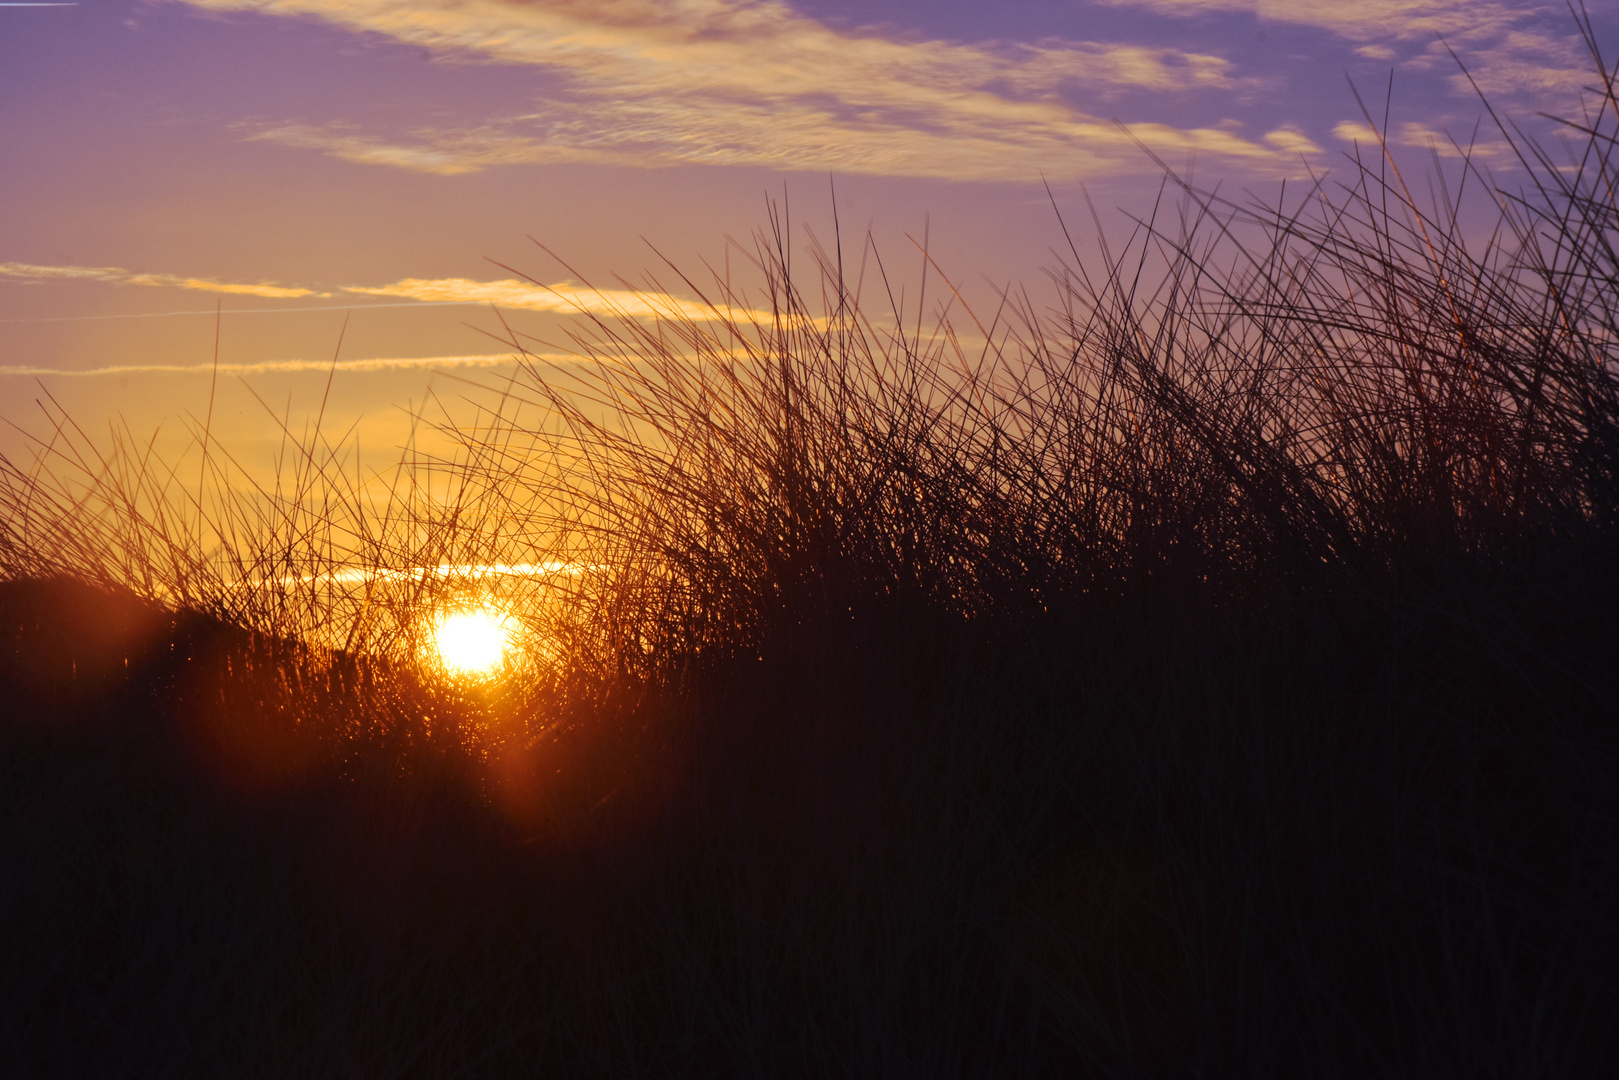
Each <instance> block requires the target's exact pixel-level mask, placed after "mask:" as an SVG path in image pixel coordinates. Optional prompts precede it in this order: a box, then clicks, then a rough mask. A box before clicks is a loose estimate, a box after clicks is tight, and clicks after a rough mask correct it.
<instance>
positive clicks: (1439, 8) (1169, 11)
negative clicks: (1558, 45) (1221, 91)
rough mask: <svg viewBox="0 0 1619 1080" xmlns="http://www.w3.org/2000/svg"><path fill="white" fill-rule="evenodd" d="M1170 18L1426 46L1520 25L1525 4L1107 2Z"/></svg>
mask: <svg viewBox="0 0 1619 1080" xmlns="http://www.w3.org/2000/svg"><path fill="white" fill-rule="evenodd" d="M1107 2H1108V3H1111V4H1113V5H1114V6H1116V7H1144V8H1149V9H1151V10H1153V11H1159V12H1162V13H1164V14H1166V15H1204V14H1208V13H1211V12H1216V11H1244V12H1248V13H1250V14H1253V15H1257V16H1259V17H1260V18H1261V19H1269V20H1271V21H1273V22H1290V23H1300V24H1303V25H1305V26H1319V27H1321V28H1322V29H1325V30H1331V31H1332V32H1333V33H1335V34H1341V35H1342V36H1344V37H1347V38H1351V39H1353V40H1356V41H1378V40H1387V39H1391V38H1392V39H1396V40H1399V39H1411V38H1416V39H1420V40H1423V41H1424V42H1426V40H1428V39H1430V38H1432V37H1433V36H1434V35H1435V34H1444V35H1448V36H1450V37H1481V36H1485V35H1489V34H1495V33H1500V32H1502V31H1505V30H1507V29H1509V28H1510V27H1512V26H1514V25H1516V24H1517V23H1518V22H1519V21H1521V20H1522V19H1523V18H1524V17H1525V16H1526V15H1527V14H1530V13H1532V12H1531V11H1526V10H1525V8H1524V7H1523V6H1522V5H1521V4H1508V3H1502V2H1500V0H1107Z"/></svg>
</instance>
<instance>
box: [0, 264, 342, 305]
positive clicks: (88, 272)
mask: <svg viewBox="0 0 1619 1080" xmlns="http://www.w3.org/2000/svg"><path fill="white" fill-rule="evenodd" d="M0 276H3V277H9V278H20V279H22V280H24V281H100V282H105V283H106V284H109V285H147V286H154V287H157V288H168V289H195V290H197V291H198V292H215V293H225V294H227V295H230V296H263V297H267V298H269V299H274V300H290V299H296V298H297V297H300V296H326V295H330V294H327V293H317V292H316V291H315V290H314V289H298V288H288V287H286V286H283V285H274V284H271V283H269V282H258V283H256V284H245V285H244V284H237V283H233V282H228V281H215V280H213V279H212V278H197V277H182V276H180V275H178V274H140V273H132V272H131V271H128V270H123V269H120V268H119V267H116V266H34V265H32V264H30V263H18V262H7V263H0Z"/></svg>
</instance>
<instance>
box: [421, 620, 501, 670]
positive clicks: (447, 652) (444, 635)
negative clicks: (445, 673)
mask: <svg viewBox="0 0 1619 1080" xmlns="http://www.w3.org/2000/svg"><path fill="white" fill-rule="evenodd" d="M433 641H434V644H435V645H436V646H437V647H438V655H439V660H440V661H441V662H442V663H443V664H444V666H445V668H447V669H448V670H449V671H451V672H453V673H454V674H457V675H480V674H483V673H485V672H488V671H490V670H491V669H493V668H495V667H498V666H499V665H500V662H501V660H503V659H504V658H505V655H506V650H507V648H508V647H509V646H510V644H511V631H510V630H509V629H508V627H507V625H506V620H505V618H504V617H502V616H500V615H498V614H496V613H495V612H492V611H489V610H488V609H486V608H474V609H473V610H471V611H458V612H454V613H450V614H446V615H444V616H442V617H440V619H439V621H438V625H437V627H436V628H435V630H434V633H433Z"/></svg>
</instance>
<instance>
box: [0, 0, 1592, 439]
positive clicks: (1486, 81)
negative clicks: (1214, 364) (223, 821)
mask: <svg viewBox="0 0 1619 1080" xmlns="http://www.w3.org/2000/svg"><path fill="white" fill-rule="evenodd" d="M1598 7H1600V8H1601V9H1602V10H1597V11H1593V15H1594V16H1595V19H1596V24H1597V28H1598V32H1599V35H1600V36H1601V38H1602V40H1603V41H1604V42H1605V43H1612V46H1613V47H1614V48H1615V49H1619V33H1616V31H1619V18H1616V17H1615V14H1614V13H1613V12H1612V10H1611V8H1610V6H1609V5H1606V4H1604V5H1598ZM1441 37H1442V38H1443V39H1444V41H1445V42H1448V43H1449V45H1450V46H1451V47H1453V48H1454V49H1455V50H1456V51H1457V53H1458V54H1459V55H1460V56H1461V57H1462V58H1463V60H1464V61H1465V62H1466V63H1467V64H1468V66H1469V68H1470V69H1471V70H1472V72H1473V74H1474V75H1475V77H1476V78H1477V79H1478V80H1479V82H1480V83H1481V84H1482V85H1483V86H1484V87H1485V89H1486V90H1487V91H1488V92H1489V94H1490V95H1491V99H1492V101H1493V102H1494V103H1495V104H1496V105H1497V106H1498V107H1501V108H1503V109H1504V111H1506V112H1507V113H1510V114H1512V115H1514V116H1516V117H1532V116H1533V114H1534V113H1535V112H1536V111H1537V110H1548V111H1552V112H1560V113H1564V114H1567V113H1569V112H1571V111H1572V110H1573V109H1574V108H1575V107H1577V102H1578V95H1579V88H1580V86H1581V85H1582V84H1588V83H1589V82H1590V81H1591V79H1590V77H1589V75H1588V74H1587V72H1588V64H1589V61H1588V58H1587V57H1586V55H1585V54H1584V52H1583V48H1582V46H1581V44H1580V42H1579V40H1578V38H1577V37H1576V36H1575V33H1574V24H1573V21H1572V20H1571V18H1570V17H1569V14H1568V12H1567V10H1566V9H1565V8H1563V7H1562V6H1560V5H1557V4H1531V3H1523V2H1516V0H1499V2H1496V0H1003V2H1001V3H996V4H987V3H967V2H963V0H934V2H930V3H918V2H915V0H865V2H862V3H854V2H851V0H808V2H806V0H800V2H795V3H781V2H754V0H661V2H660V0H563V2H555V3H547V2H513V0H459V2H458V0H88V2H82V3H79V4H75V5H64V6H20V5H9V4H3V5H0V102H3V105H4V107H3V108H0V418H4V419H9V420H15V421H18V422H21V423H23V424H24V426H30V425H31V424H32V423H33V418H34V417H37V412H35V411H34V406H33V401H34V399H35V398H37V397H39V396H40V385H41V384H43V385H44V386H45V387H47V388H49V389H50V390H51V391H52V392H53V393H55V394H56V395H57V396H58V397H59V398H60V399H61V400H62V401H63V402H64V403H65V404H67V405H68V406H69V407H70V408H71V409H72V410H73V412H74V414H75V416H77V417H79V418H80V419H81V420H82V421H84V422H86V423H87V425H89V426H92V427H93V426H94V425H95V424H97V423H100V422H102V421H103V420H104V419H105V417H107V416H109V415H111V414H112V413H114V412H122V413H123V414H124V415H125V416H126V417H127V418H128V419H129V420H130V422H131V424H132V425H133V426H135V427H136V428H137V429H141V430H145V429H150V428H151V427H153V426H154V425H156V424H157V423H159V422H160V421H163V422H167V423H169V424H170V425H171V426H172V425H173V424H174V423H175V421H176V419H177V418H179V417H181V416H183V415H184V414H186V413H192V414H201V413H202V412H203V411H204V409H205V408H206V405H207V397H208V388H209V377H208V372H209V369H210V365H211V361H212V359H213V355H214V339H215V318H214V316H213V314H212V312H213V310H214V308H215V306H216V304H222V306H223V308H224V310H225V312H226V314H225V315H224V316H223V318H222V320H221V323H220V346H219V349H220V352H219V359H220V363H221V368H222V371H223V372H225V373H226V374H228V375H230V376H232V378H229V379H222V380H221V384H220V385H221V393H222V395H223V396H222V398H221V404H220V408H219V415H221V416H222V417H225V418H227V419H228V420H229V421H230V423H231V424H232V425H233V429H232V430H233V432H234V434H235V435H236V436H238V438H239V439H241V440H244V441H245V442H247V443H251V442H253V441H254V440H255V439H262V438H264V437H267V435H268V433H269V431H270V428H269V426H268V423H267V421H266V420H265V418H264V416H263V414H262V412H261V411H259V409H258V406H257V405H256V404H255V403H254V402H253V400H252V398H251V396H250V395H249V394H248V393H247V387H252V388H253V389H254V390H255V391H257V392H258V393H259V394H260V395H262V396H263V397H265V398H266V400H272V401H275V402H276V403H277V407H280V406H281V404H282V403H284V402H286V401H287V400H289V395H290V400H291V402H292V405H291V408H292V411H293V414H294V415H295V416H296V415H299V414H300V413H301V412H302V411H313V409H314V408H315V407H316V406H317V405H318V403H319V396H320V392H321V389H322V388H323V387H324V385H325V371H324V366H325V364H326V363H328V362H329V361H330V359H331V357H332V355H333V352H334V350H335V349H336V347H337V343H338V331H339V327H340V326H341V325H342V323H343V319H344V312H345V311H350V310H352V315H351V316H350V321H349V324H348V330H347V334H346V336H345V337H344V339H343V343H342V349H341V355H340V358H341V360H342V361H343V362H344V363H345V364H352V365H353V366H351V367H348V368H346V369H344V370H342V373H341V374H340V375H339V376H338V380H337V383H336V387H335V391H334V392H335V394H336V397H335V398H334V400H333V403H332V409H333V415H334V416H337V417H338V418H339V419H340V420H341V421H343V422H344V423H347V422H349V421H352V420H353V419H354V418H356V417H360V416H362V415H363V416H365V417H367V418H369V419H368V420H367V421H366V422H367V423H371V424H373V425H374V438H376V439H381V440H382V442H383V443H385V444H386V443H387V442H388V441H389V439H390V438H394V436H393V435H392V434H390V432H391V431H392V430H393V429H391V428H389V427H388V426H387V425H388V424H390V423H394V424H397V418H398V416H399V414H398V413H397V411H395V410H391V409H390V406H392V405H394V404H396V403H403V402H404V401H406V400H407V399H411V398H414V399H417V400H419V399H420V396H421V394H422V391H423V388H424V387H426V386H427V384H428V381H429V379H430V378H432V377H433V375H432V373H433V372H434V371H435V370H447V369H454V370H460V371H463V372H466V371H475V372H482V373H491V372H498V371H499V370H500V367H499V362H500V358H501V357H502V356H504V355H505V354H504V353H503V352H502V350H501V349H500V348H499V346H498V345H497V344H496V343H494V342H492V341H491V340H489V339H488V338H486V337H483V336H481V335H480V334H478V333H477V331H476V330H475V329H471V328H469V327H468V326H467V325H466V324H468V323H471V324H472V325H473V326H475V327H485V328H493V327H494V326H496V325H497V324H496V322H495V319H494V317H493V315H492V314H491V313H490V312H489V310H488V307H487V305H488V303H489V302H491V301H493V302H495V303H497V304H499V305H500V306H501V307H502V308H503V310H506V311H507V312H509V313H510V315H511V317H512V318H513V319H514V320H515V321H516V322H518V323H519V324H521V325H522V326H523V327H524V328H525V329H530V330H533V331H534V332H535V333H538V334H541V335H550V336H553V337H558V338H560V337H561V336H562V332H563V329H564V325H563V324H565V323H566V322H567V321H568V319H569V318H570V316H568V315H566V314H561V313H558V312H556V311H546V310H544V308H545V307H546V306H547V305H548V304H552V305H553V306H554V303H553V301H552V300H551V299H550V296H549V294H547V293H544V292H542V291H540V290H535V289H532V288H526V287H521V286H519V285H517V284H516V283H514V281H513V280H512V278H513V275H512V274H510V273H508V272H507V271H505V270H502V269H500V268H499V267H498V266H495V265H493V264H492V263H491V262H489V261H488V260H489V259H493V260H498V261H499V262H503V263H506V264H508V265H511V266H515V267H518V268H520V269H521V270H523V271H524V272H525V273H527V274H530V275H532V276H534V277H535V278H538V279H540V280H542V281H544V282H547V283H550V284H553V285H557V286H559V287H560V288H561V289H562V291H564V292H566V291H567V289H568V287H569V286H567V285H565V284H564V283H565V282H570V281H571V282H573V283H574V284H575V285H576V284H577V281H578V279H577V278H575V277H574V275H573V274H571V273H570V272H569V271H567V270H565V269H564V268H562V267H561V266H559V265H557V264H556V263H555V262H553V261H552V260H551V259H550V258H549V257H548V256H546V255H545V254H544V253H543V252H542V251H540V250H539V249H538V248H536V247H534V246H533V244H531V243H530V241H529V240H528V239H527V237H528V236H533V237H534V238H535V239H537V240H539V241H541V242H543V243H544V244H546V245H547V246H549V247H551V248H552V249H553V250H555V251H556V252H557V253H558V254H559V255H561V256H562V257H564V258H565V259H567V260H568V261H569V263H570V264H571V265H572V266H573V267H574V269H575V270H576V271H577V272H578V273H579V274H580V275H582V276H583V277H585V278H587V279H589V280H590V281H591V282H592V283H593V284H595V285H598V286H610V287H613V288H619V287H620V286H618V285H617V284H616V283H615V282H614V280H613V274H615V273H618V274H621V275H623V276H624V277H626V278H629V279H632V280H638V279H639V278H640V276H641V273H642V271H643V270H644V269H645V268H647V267H651V266H654V265H655V264H656V261H657V257H656V256H655V255H654V254H653V252H652V251H651V250H650V249H649V248H648V247H647V246H646V243H650V244H653V245H656V247H657V248H658V250H659V251H661V252H663V253H664V254H666V255H668V256H669V257H670V258H672V259H673V260H674V261H675V262H676V263H678V264H681V265H683V266H687V267H691V268H693V269H694V270H698V271H700V270H701V264H702V260H704V259H707V260H709V261H710V262H711V263H714V264H718V263H719V262H720V261H721V260H722V259H723V257H724V243H723V238H724V237H725V236H726V235H727V234H730V235H732V236H735V237H738V238H739V239H743V240H746V238H747V237H748V236H749V234H750V233H751V232H752V230H753V229H755V228H756V227H759V226H760V225H762V224H763V223H764V221H765V210H764V207H765V200H766V197H767V195H777V196H779V195H780V193H781V192H782V191H783V190H784V185H785V190H786V191H787V192H788V193H789V196H790V199H791V202H792V207H793V214H794V220H795V222H799V221H804V222H810V223H812V224H813V225H814V226H815V227H816V228H818V229H821V230H822V231H823V232H824V231H825V230H826V228H827V227H828V226H829V222H830V213H829V203H828V195H827V191H828V177H829V176H832V177H835V179H836V183H837V190H838V201H839V208H840V212H841V217H842V221H843V225H844V227H845V230H846V231H851V232H854V233H860V232H863V231H864V230H865V228H866V226H867V223H868V222H869V223H871V227H872V229H873V231H874V233H875V236H876V238H877V240H878V242H879V244H880V245H882V249H883V250H884V252H885V253H888V252H892V253H894V255H895V256H896V257H897V258H899V259H900V261H903V260H904V259H905V258H907V257H909V256H907V253H909V254H910V256H914V249H913V248H911V246H910V243H909V241H907V240H906V239H905V234H906V233H911V234H913V235H918V236H920V235H921V231H922V229H923V223H924V220H926V221H927V222H928V228H929V232H930V236H931V246H932V249H933V251H934V254H935V256H936V257H937V258H938V259H939V261H940V263H941V264H942V265H943V266H944V267H945V269H946V270H948V271H950V272H952V273H954V274H955V275H956V276H957V277H958V278H959V279H961V280H963V281H967V282H982V281H983V280H984V279H985V278H986V277H987V278H988V279H989V280H992V281H996V282H1002V283H1004V282H1006V281H1012V280H1022V281H1024V282H1026V283H1028V284H1029V285H1030V286H1031V288H1035V287H1038V286H1039V285H1040V283H1041V275H1040V270H1041V267H1042V266H1045V265H1049V264H1051V263H1052V262H1053V257H1052V256H1051V254H1050V249H1051V247H1052V246H1053V244H1054V243H1056V242H1057V241H1059V240H1060V235H1059V233H1058V231H1057V228H1056V222H1055V221H1054V219H1053V215H1052V211H1051V207H1050V205H1049V203H1048V202H1047V198H1046V195H1045V192H1044V189H1043V188H1042V187H1041V185H1040V177H1041V174H1042V173H1043V174H1044V176H1045V177H1046V178H1047V179H1048V180H1049V181H1050V182H1051V184H1052V186H1053V188H1054V190H1055V191H1056V193H1057V197H1058V201H1059V203H1060V204H1062V206H1063V208H1064V210H1065V212H1067V211H1072V212H1073V216H1072V217H1071V218H1070V221H1085V220H1086V217H1085V215H1084V213H1083V212H1082V211H1081V209H1080V208H1081V206H1082V205H1083V204H1082V201H1081V195H1080V186H1081V184H1083V185H1085V187H1086V188H1088V189H1089V191H1090V192H1091V194H1092V196H1093V198H1095V200H1096V202H1097V203H1098V205H1099V206H1101V207H1102V208H1103V209H1104V211H1106V210H1108V209H1109V208H1112V207H1119V206H1124V207H1129V206H1139V205H1140V204H1141V199H1142V198H1143V197H1144V193H1146V192H1151V191H1153V190H1155V189H1156V185H1157V180H1158V170H1157V167H1156V166H1154V165H1153V164H1152V163H1151V161H1150V160H1149V159H1148V158H1147V157H1146V155H1144V154H1143V153H1142V152H1141V150H1140V149H1139V148H1138V147H1137V146H1136V145H1135V144H1134V143H1133V142H1132V136H1133V137H1134V138H1137V139H1140V140H1141V141H1142V142H1144V143H1146V144H1147V145H1148V146H1150V147H1151V148H1152V149H1153V150H1154V151H1155V152H1156V153H1158V154H1159V155H1161V156H1162V157H1163V158H1164V159H1165V160H1167V161H1169V162H1170V163H1172V164H1174V165H1175V166H1177V167H1184V166H1186V165H1187V164H1188V163H1191V162H1195V166H1196V172H1197V176H1198V178H1199V179H1200V180H1203V181H1206V182H1213V181H1214V180H1216V179H1218V180H1220V181H1222V183H1224V184H1225V185H1226V186H1227V187H1228V188H1229V189H1231V190H1241V189H1243V188H1248V189H1252V190H1256V191H1262V190H1267V189H1268V188H1269V186H1271V185H1274V184H1275V183H1276V182H1277V181H1279V180H1281V179H1283V178H1303V177H1305V176H1306V175H1307V174H1308V173H1309V172H1310V171H1312V170H1314V171H1315V172H1317V173H1320V172H1322V171H1330V170H1333V169H1342V167H1343V164H1344V162H1343V156H1342V155H1343V153H1344V151H1346V150H1348V149H1349V148H1350V147H1351V145H1352V143H1351V140H1353V139H1354V138H1355V137H1356V135H1357V134H1359V135H1360V136H1361V137H1362V138H1364V137H1365V131H1364V127H1363V126H1362V118H1361V115H1360V112H1359V109H1358V107H1357V106H1356V105H1355V102H1354V99H1353V97H1352V96H1351V94H1350V91H1349V88H1348V83H1347V81H1346V78H1345V76H1346V75H1347V76H1348V77H1349V79H1352V80H1353V81H1354V82H1355V84H1356V85H1357V86H1358V87H1359V88H1360V90H1361V92H1362V94H1363V96H1364V97H1365V98H1366V99H1367V101H1368V102H1369V103H1373V104H1374V105H1375V107H1377V108H1379V109H1380V108H1381V106H1382V102H1383V100H1384V96H1385V90H1386V87H1387V83H1388V79H1389V76H1390V72H1391V71H1392V72H1393V78H1394V102H1393V109H1392V114H1391V122H1390V133H1391V141H1392V142H1394V143H1395V144H1396V145H1398V146H1400V147H1403V148H1408V150H1409V152H1411V153H1413V154H1414V153H1417V152H1423V153H1425V152H1426V151H1425V149H1424V148H1425V147H1426V146H1427V145H1428V143H1429V141H1430V139H1438V140H1441V143H1442V141H1443V140H1444V138H1445V133H1447V132H1448V133H1450V134H1451V135H1454V136H1456V137H1457V138H1459V139H1462V140H1464V141H1465V140H1466V139H1467V137H1468V134H1469V132H1470V131H1471V130H1472V128H1473V124H1474V122H1475V121H1476V119H1477V118H1478V115H1479V112H1480V110H1479V107H1478V104H1477V99H1476V98H1475V97H1474V95H1473V92H1472V90H1471V89H1470V88H1469V87H1468V86H1467V84H1466V82H1465V80H1463V79H1461V78H1460V76H1459V74H1458V71H1457V68H1456V66H1455V64H1454V62H1453V61H1452V59H1451V58H1450V56H1449V55H1448V54H1447V53H1446V51H1445V48H1444V45H1442V44H1441V42H1440V38H1441ZM1115 119H1117V120H1118V121H1122V123H1123V124H1125V125H1127V126H1128V127H1129V129H1130V130H1129V133H1128V134H1127V133H1126V132H1124V131H1121V130H1120V128H1119V127H1118V126H1117V125H1116V124H1115V123H1114V121H1115ZM1492 135H1493V133H1492V132H1489V131H1484V132H1483V133H1482V137H1483V138H1484V141H1485V142H1489V141H1491V140H1490V137H1491V136H1492ZM1498 164H1500V165H1503V166H1505V165H1507V164H1508V163H1506V162H1505V161H1504V160H1503V161H1501V162H1499V163H1498ZM1120 222H1122V218H1120V219H1118V221H1116V222H1114V223H1113V224H1118V223H1120ZM1087 231H1088V225H1087ZM643 238H644V241H643ZM912 261H914V259H913V260H912ZM679 299H681V297H680V296H678V295H677V296H676V297H675V298H674V301H678V300H679ZM426 301H439V302H443V301H464V302H465V303H464V304H463V305H462V306H444V305H443V304H442V303H439V304H427V303H426ZM480 304H481V305H483V306H481V307H480V306H479V305H480ZM175 312H193V313H194V312H204V314H171V313H175ZM467 357H488V358H490V359H487V360H477V361H472V362H469V361H467V360H466V358H467ZM446 358H461V360H460V362H459V363H458V364H457V363H454V362H452V361H450V360H447V359H446ZM376 361H387V363H376ZM105 369H112V370H105ZM59 372H60V373H68V372H74V373H77V374H54V373H59ZM236 376H240V378H236ZM390 417H391V418H393V419H387V418H390ZM8 445H11V444H10V443H6V442H3V441H0V447H3V446H8Z"/></svg>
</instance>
